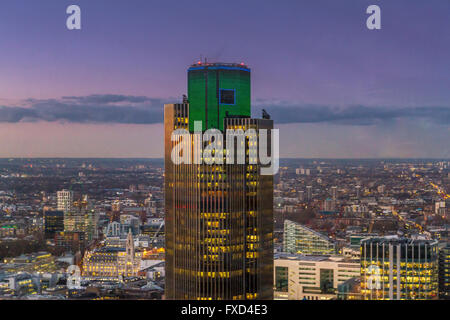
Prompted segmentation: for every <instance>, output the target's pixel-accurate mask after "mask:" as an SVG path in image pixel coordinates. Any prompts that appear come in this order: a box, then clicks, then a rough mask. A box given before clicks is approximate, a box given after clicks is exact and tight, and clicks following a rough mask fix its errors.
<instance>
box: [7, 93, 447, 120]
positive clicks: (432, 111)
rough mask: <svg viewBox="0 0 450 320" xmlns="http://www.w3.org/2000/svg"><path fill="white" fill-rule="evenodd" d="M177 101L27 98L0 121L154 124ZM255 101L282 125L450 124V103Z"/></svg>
mask: <svg viewBox="0 0 450 320" xmlns="http://www.w3.org/2000/svg"><path fill="white" fill-rule="evenodd" d="M176 101H177V99H159V98H151V97H145V96H129V95H117V94H104V95H101V94H95V95H89V96H80V97H77V96H66V97H62V98H60V99H45V100H42V99H28V100H25V101H24V103H23V104H24V106H20V107H17V106H0V122H8V123H17V122H36V121H50V122H54V121H60V122H72V123H120V124H154V123H161V122H162V121H163V105H164V103H171V102H176ZM253 105H254V107H253V109H254V114H255V115H257V116H259V115H260V112H261V109H266V110H267V111H268V113H269V114H270V115H271V117H272V119H273V120H275V122H276V123H278V124H289V123H333V124H341V125H360V126H361V125H377V124H386V123H392V122H394V121H396V120H398V119H402V118H403V119H424V120H429V121H431V122H433V123H436V124H442V125H448V124H449V123H450V107H439V106H427V107H425V106H424V107H384V106H380V107H373V106H364V105H357V106H348V107H335V106H324V105H310V104H296V103H292V102H291V103H289V102H283V101H267V100H256V101H255V102H254V103H253Z"/></svg>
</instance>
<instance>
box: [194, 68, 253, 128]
mask: <svg viewBox="0 0 450 320" xmlns="http://www.w3.org/2000/svg"><path fill="white" fill-rule="evenodd" d="M188 98H189V119H190V122H189V130H190V131H191V132H192V131H194V121H202V124H203V130H206V129H210V128H217V129H219V130H223V129H224V128H223V124H224V123H223V119H224V118H225V117H226V115H227V114H228V115H230V116H241V117H250V115H251V109H250V69H249V68H248V67H247V66H245V65H243V64H234V63H232V64H224V63H200V64H196V65H193V66H191V67H190V68H189V69H188Z"/></svg>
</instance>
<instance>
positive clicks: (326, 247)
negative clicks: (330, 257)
mask: <svg viewBox="0 0 450 320" xmlns="http://www.w3.org/2000/svg"><path fill="white" fill-rule="evenodd" d="M283 247H284V252H288V253H301V254H316V255H317V254H318V255H323V254H334V253H336V245H335V243H334V242H333V241H332V240H330V239H329V238H328V237H327V236H325V235H323V234H321V233H319V232H317V231H314V230H312V229H310V228H308V227H306V226H304V225H301V224H299V223H297V222H294V221H291V220H285V221H284V238H283Z"/></svg>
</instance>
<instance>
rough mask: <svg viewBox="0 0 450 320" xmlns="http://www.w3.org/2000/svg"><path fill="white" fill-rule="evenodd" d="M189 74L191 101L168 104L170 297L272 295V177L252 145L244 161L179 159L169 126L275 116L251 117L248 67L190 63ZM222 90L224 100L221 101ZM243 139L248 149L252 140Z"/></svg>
mask: <svg viewBox="0 0 450 320" xmlns="http://www.w3.org/2000/svg"><path fill="white" fill-rule="evenodd" d="M244 69H245V70H244ZM188 77H189V83H188V95H189V103H184V104H170V105H165V112H164V117H165V120H164V121H165V123H164V125H165V211H166V218H165V219H166V222H165V227H166V288H165V290H166V297H167V298H168V299H198V300H221V299H227V300H233V299H234V300H240V299H272V297H273V212H272V210H273V177H272V176H267V175H265V176H264V175H260V166H259V165H257V164H256V165H255V164H250V161H249V156H250V155H249V153H248V152H246V156H245V163H243V164H226V163H225V161H224V163H223V164H212V165H209V164H204V163H202V164H177V165H175V164H173V163H172V161H171V152H172V148H173V147H174V143H173V142H172V140H171V134H172V132H173V130H175V129H186V130H188V131H190V132H192V131H193V122H194V121H202V123H203V129H205V128H216V129H220V130H221V131H222V132H224V131H225V130H226V129H227V128H229V129H238V128H240V129H243V130H244V131H245V130H247V129H249V128H253V129H260V128H264V129H272V128H273V122H272V121H271V120H266V119H251V118H249V116H250V72H249V69H247V68H245V67H240V66H239V67H238V66H236V65H234V66H230V65H225V64H223V65H222V64H221V65H218V64H208V66H192V67H191V68H190V69H189V72H188ZM221 89H225V91H224V90H221ZM231 91H232V92H233V94H231ZM220 92H222V93H225V94H226V97H222V98H224V99H225V100H223V101H222V102H226V104H225V103H224V104H223V105H222V104H220V103H218V102H219V101H220V99H221V97H220ZM216 93H217V94H216ZM233 95H234V96H233ZM231 100H234V102H235V104H234V105H233V104H231V103H230V102H233V101H231ZM226 111H227V113H226ZM190 139H191V142H192V145H193V141H194V135H192V134H191V135H190ZM224 139H226V135H225V134H224ZM224 142H225V141H224ZM244 143H245V149H246V150H248V148H249V143H251V142H250V141H249V139H248V138H246V139H245V142H244ZM225 153H226V152H225ZM192 154H193V152H192ZM224 157H225V154H224Z"/></svg>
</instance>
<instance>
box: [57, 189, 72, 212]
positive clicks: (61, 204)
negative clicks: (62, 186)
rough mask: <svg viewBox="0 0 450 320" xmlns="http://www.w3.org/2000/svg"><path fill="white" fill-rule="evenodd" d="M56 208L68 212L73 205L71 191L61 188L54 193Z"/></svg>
mask: <svg viewBox="0 0 450 320" xmlns="http://www.w3.org/2000/svg"><path fill="white" fill-rule="evenodd" d="M56 197H57V210H58V211H63V212H68V211H71V210H72V206H73V191H71V190H61V191H58V192H57V193H56Z"/></svg>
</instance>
